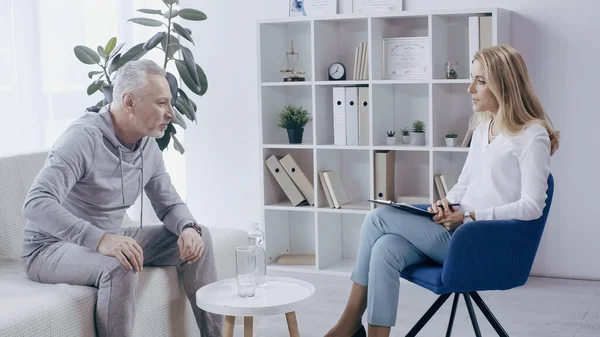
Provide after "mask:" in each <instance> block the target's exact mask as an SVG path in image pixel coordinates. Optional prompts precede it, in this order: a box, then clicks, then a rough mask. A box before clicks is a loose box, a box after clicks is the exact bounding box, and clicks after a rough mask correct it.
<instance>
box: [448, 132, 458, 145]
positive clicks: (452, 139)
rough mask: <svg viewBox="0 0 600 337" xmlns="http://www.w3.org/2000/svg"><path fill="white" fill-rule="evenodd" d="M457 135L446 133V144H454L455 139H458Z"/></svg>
mask: <svg viewBox="0 0 600 337" xmlns="http://www.w3.org/2000/svg"><path fill="white" fill-rule="evenodd" d="M456 137H458V135H457V134H456V133H449V134H447V135H446V138H445V139H446V146H454V144H455V141H456Z"/></svg>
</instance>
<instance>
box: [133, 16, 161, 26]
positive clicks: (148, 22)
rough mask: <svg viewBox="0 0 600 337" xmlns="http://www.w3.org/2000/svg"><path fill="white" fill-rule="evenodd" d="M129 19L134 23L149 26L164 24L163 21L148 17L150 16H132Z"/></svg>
mask: <svg viewBox="0 0 600 337" xmlns="http://www.w3.org/2000/svg"><path fill="white" fill-rule="evenodd" d="M127 21H131V22H133V23H137V24H139V25H142V26H148V27H160V26H162V25H163V22H162V21H158V20H154V19H148V18H131V19H129V20H127Z"/></svg>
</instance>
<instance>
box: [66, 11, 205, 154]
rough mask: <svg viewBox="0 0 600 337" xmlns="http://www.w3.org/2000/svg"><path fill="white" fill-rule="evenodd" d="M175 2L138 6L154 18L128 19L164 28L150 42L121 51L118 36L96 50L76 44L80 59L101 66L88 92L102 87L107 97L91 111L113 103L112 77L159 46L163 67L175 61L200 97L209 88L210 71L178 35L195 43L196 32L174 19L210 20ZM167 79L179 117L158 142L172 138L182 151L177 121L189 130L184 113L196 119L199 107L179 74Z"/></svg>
mask: <svg viewBox="0 0 600 337" xmlns="http://www.w3.org/2000/svg"><path fill="white" fill-rule="evenodd" d="M175 2H176V0H163V3H164V4H165V6H166V8H165V9H162V10H161V9H145V8H144V9H138V11H139V12H141V13H144V14H149V15H151V16H153V17H152V18H148V17H135V18H131V19H129V20H128V21H131V22H132V23H135V24H139V25H142V26H147V27H160V28H162V30H161V31H159V32H157V33H156V34H154V35H153V36H152V37H150V38H149V39H148V40H147V41H146V42H143V43H139V44H137V45H135V46H133V47H131V48H130V49H129V50H127V51H126V52H121V50H122V48H123V46H124V44H123V43H121V44H117V38H116V37H112V38H111V39H110V40H109V41H108V42H107V43H106V45H105V46H98V47H97V48H96V50H93V49H91V48H89V47H87V46H83V45H78V46H75V47H74V49H73V51H74V53H75V56H76V57H77V59H78V60H79V61H81V62H83V63H85V64H89V65H96V66H98V67H99V69H97V70H92V71H90V72H89V73H88V77H89V78H90V79H92V80H93V81H92V83H91V84H90V85H89V86H88V88H87V94H88V95H92V94H94V93H95V92H97V91H98V90H100V91H101V92H102V93H103V95H104V98H103V99H102V100H101V101H99V102H98V103H97V104H96V105H95V106H93V107H90V108H88V110H90V111H95V112H98V111H99V110H100V108H101V107H102V106H104V105H106V104H108V103H110V102H112V99H113V97H112V88H113V86H112V81H111V80H112V79H114V76H115V74H116V71H117V70H119V68H120V67H122V66H123V65H124V64H126V63H127V62H129V61H132V60H139V59H140V58H142V57H143V56H144V55H145V54H146V53H148V52H149V51H150V50H152V49H154V48H158V49H160V50H162V51H163V53H164V61H163V69H165V70H166V68H167V64H168V63H169V62H171V61H173V62H174V63H175V66H176V68H177V72H178V73H179V76H180V77H181V80H182V81H183V83H184V84H185V86H186V87H187V88H188V89H189V90H190V91H191V92H193V93H194V94H196V95H198V96H203V95H204V94H205V93H206V91H207V89H208V79H207V78H206V74H205V73H204V71H203V70H202V68H201V67H200V66H199V65H198V64H196V61H195V60H194V55H193V54H192V52H191V51H190V49H189V48H187V47H186V46H184V45H183V44H182V43H181V42H182V41H181V40H180V39H179V38H177V37H176V36H175V35H178V36H179V37H182V38H183V39H185V40H187V41H189V42H190V43H192V44H194V40H193V38H192V31H191V30H189V29H187V28H184V27H182V26H181V25H180V24H178V23H177V22H174V20H173V19H175V18H176V17H179V18H181V19H184V20H190V21H203V20H206V18H207V16H206V14H204V13H203V12H201V11H199V10H196V9H192V8H183V9H178V8H177V5H175ZM177 52H179V55H177ZM166 78H167V81H168V82H169V86H170V89H171V95H172V104H173V108H174V109H173V110H174V111H175V118H174V119H173V121H172V122H171V123H169V125H168V127H167V129H166V131H165V135H164V136H163V137H162V138H158V139H157V140H156V141H157V143H158V145H159V148H160V149H161V150H164V149H165V148H166V147H167V146H168V145H169V142H170V141H171V139H173V145H174V147H175V149H176V150H177V151H179V152H180V153H184V151H185V150H184V148H183V146H182V145H181V143H180V142H179V141H178V140H177V138H176V137H175V133H176V130H175V127H174V126H173V124H177V125H179V126H181V127H182V128H183V129H186V128H187V125H186V122H185V119H184V118H183V117H184V116H185V117H186V118H187V119H188V120H190V121H192V122H196V112H197V106H196V104H195V103H194V101H193V100H192V99H190V97H188V95H187V94H186V93H185V92H184V91H183V90H182V89H181V88H180V87H179V84H178V83H177V79H176V77H175V75H173V74H171V73H169V72H167V76H166Z"/></svg>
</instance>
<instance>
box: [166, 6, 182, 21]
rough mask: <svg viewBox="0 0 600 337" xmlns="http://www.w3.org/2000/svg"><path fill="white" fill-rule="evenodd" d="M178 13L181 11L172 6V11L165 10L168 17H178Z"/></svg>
mask: <svg viewBox="0 0 600 337" xmlns="http://www.w3.org/2000/svg"><path fill="white" fill-rule="evenodd" d="M178 14H179V11H178V10H177V9H176V8H171V12H169V11H165V14H163V16H164V17H165V18H167V19H172V18H175V17H177V15H178Z"/></svg>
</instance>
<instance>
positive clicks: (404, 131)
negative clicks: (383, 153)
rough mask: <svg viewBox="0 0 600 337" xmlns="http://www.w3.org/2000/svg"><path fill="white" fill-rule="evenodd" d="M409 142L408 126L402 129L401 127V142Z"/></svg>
mask: <svg viewBox="0 0 600 337" xmlns="http://www.w3.org/2000/svg"><path fill="white" fill-rule="evenodd" d="M409 143H410V130H409V129H408V127H405V128H404V129H402V144H409Z"/></svg>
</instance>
